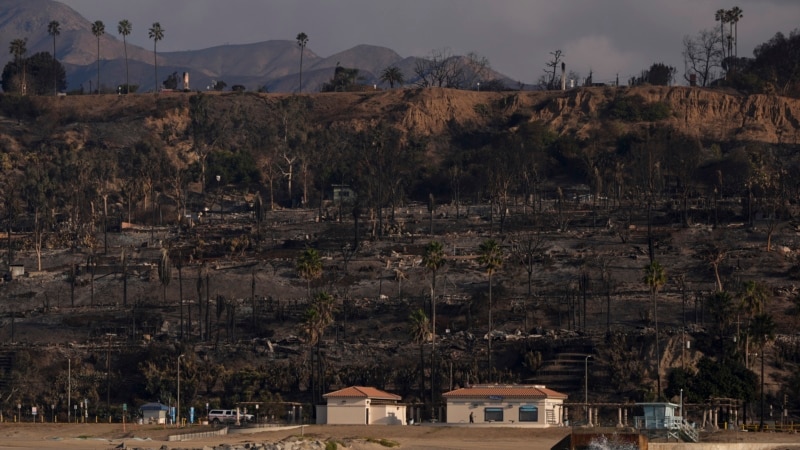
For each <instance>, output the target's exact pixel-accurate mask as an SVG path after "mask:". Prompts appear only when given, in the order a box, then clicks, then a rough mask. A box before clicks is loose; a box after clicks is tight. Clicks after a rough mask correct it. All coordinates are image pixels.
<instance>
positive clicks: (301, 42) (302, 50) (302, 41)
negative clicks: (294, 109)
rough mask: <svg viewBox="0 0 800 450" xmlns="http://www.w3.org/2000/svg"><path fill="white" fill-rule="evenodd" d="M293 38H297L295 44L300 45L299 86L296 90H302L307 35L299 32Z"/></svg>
mask: <svg viewBox="0 0 800 450" xmlns="http://www.w3.org/2000/svg"><path fill="white" fill-rule="evenodd" d="M295 39H297V45H299V46H300V87H299V88H298V92H303V53H305V49H306V45H308V35H307V34H305V33H302V32H301V33H300V34H298V35H297V38H295Z"/></svg>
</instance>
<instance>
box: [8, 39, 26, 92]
mask: <svg viewBox="0 0 800 450" xmlns="http://www.w3.org/2000/svg"><path fill="white" fill-rule="evenodd" d="M9 51H10V52H11V54H12V55H14V64H15V65H16V66H17V70H19V68H20V67H22V84H21V85H20V87H19V92H20V94H22V95H25V93H26V92H27V86H26V85H25V83H26V81H27V80H26V73H25V53H27V52H28V38H25V39H14V40H13V41H11V45H10V46H9Z"/></svg>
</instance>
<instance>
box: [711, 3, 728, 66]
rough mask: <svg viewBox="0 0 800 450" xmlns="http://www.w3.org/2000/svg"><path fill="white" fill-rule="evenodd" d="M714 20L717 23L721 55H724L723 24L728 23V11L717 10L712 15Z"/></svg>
mask: <svg viewBox="0 0 800 450" xmlns="http://www.w3.org/2000/svg"><path fill="white" fill-rule="evenodd" d="M714 20H715V21H716V22H719V33H720V43H721V44H720V45H722V54H723V55H725V24H726V23H728V11H726V10H724V9H718V10H717V12H715V13H714Z"/></svg>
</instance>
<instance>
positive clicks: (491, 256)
mask: <svg viewBox="0 0 800 450" xmlns="http://www.w3.org/2000/svg"><path fill="white" fill-rule="evenodd" d="M478 254H479V256H478V263H479V264H480V265H482V266H483V267H484V270H486V275H488V276H489V335H488V337H489V339H488V340H487V345H488V353H489V354H488V363H489V366H488V367H487V370H488V372H489V381H491V376H492V331H494V330H493V329H492V277H493V275H494V273H495V272H496V271H497V270H499V269H500V268H501V267H503V249H501V248H500V244H498V243H497V241H495V240H494V239H487V240H485V241H483V243H481V245H480V247H479V249H478Z"/></svg>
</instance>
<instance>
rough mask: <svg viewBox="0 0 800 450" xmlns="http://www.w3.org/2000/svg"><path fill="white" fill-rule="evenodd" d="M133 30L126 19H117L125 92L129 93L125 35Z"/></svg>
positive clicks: (129, 83)
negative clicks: (123, 62)
mask: <svg viewBox="0 0 800 450" xmlns="http://www.w3.org/2000/svg"><path fill="white" fill-rule="evenodd" d="M131 31H133V25H132V24H131V23H130V22H129V21H128V20H127V19H123V20H120V21H119V24H118V25H117V32H118V33H119V34H121V35H122V47H123V48H124V49H125V90H126V92H125V93H126V94H130V93H131V82H130V79H129V78H128V41H127V39H126V38H127V37H128V35H129V34H131Z"/></svg>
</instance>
